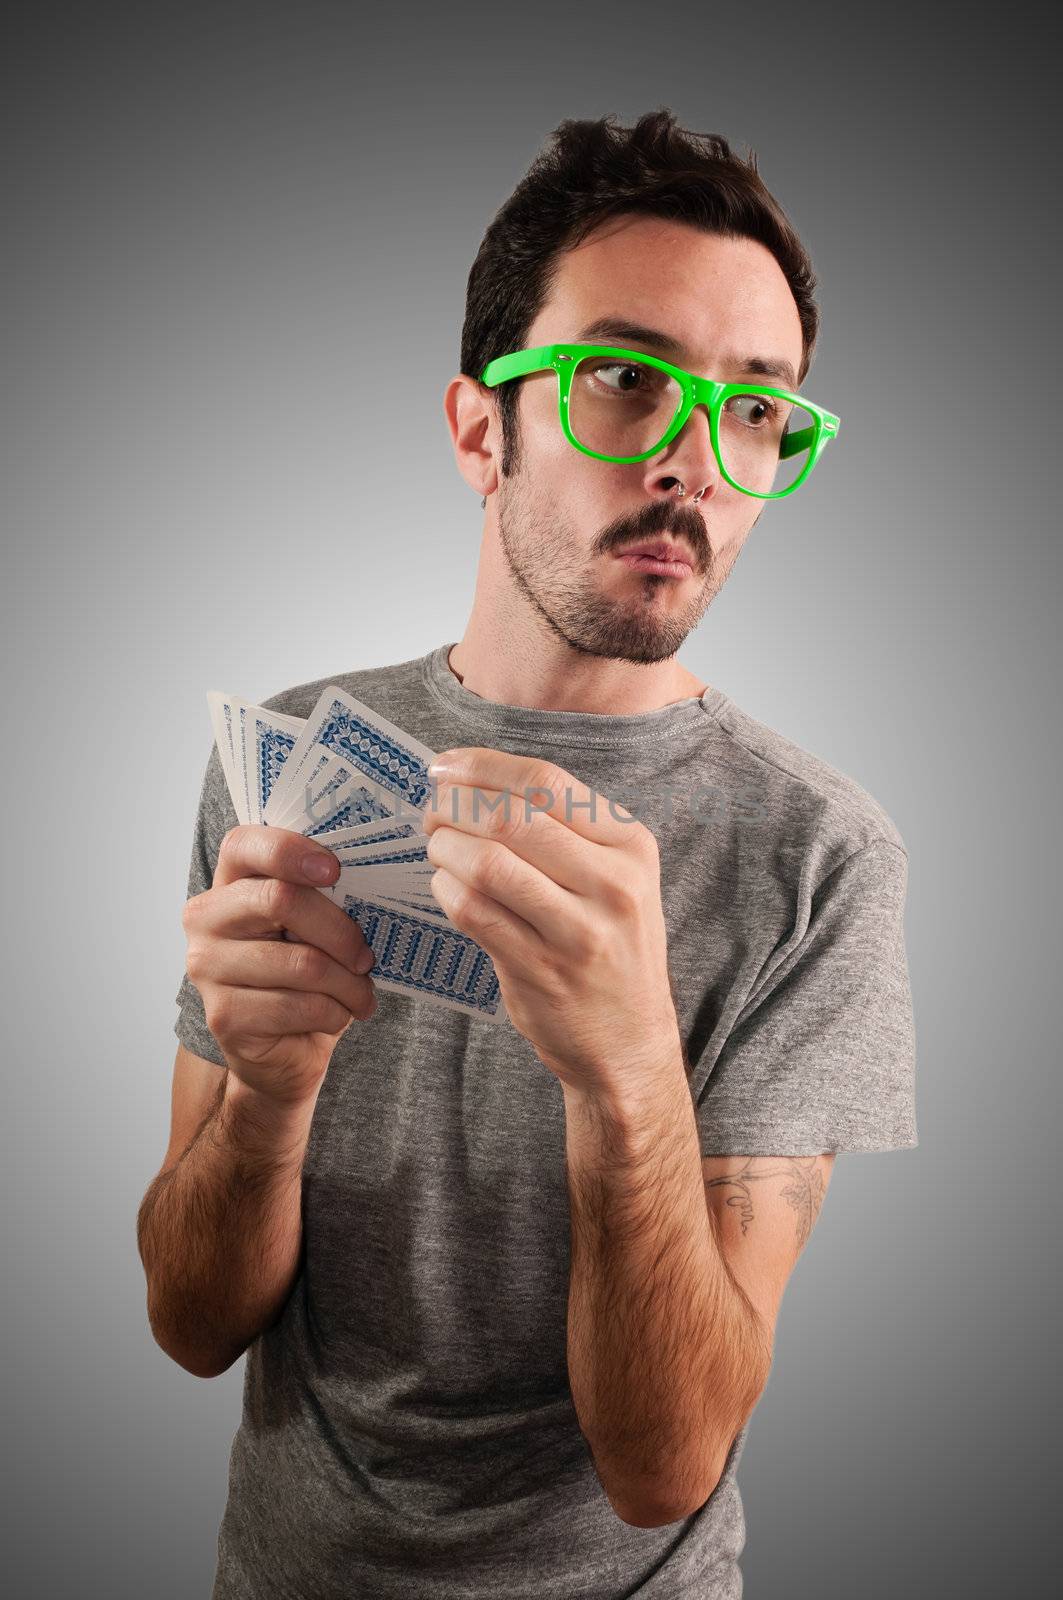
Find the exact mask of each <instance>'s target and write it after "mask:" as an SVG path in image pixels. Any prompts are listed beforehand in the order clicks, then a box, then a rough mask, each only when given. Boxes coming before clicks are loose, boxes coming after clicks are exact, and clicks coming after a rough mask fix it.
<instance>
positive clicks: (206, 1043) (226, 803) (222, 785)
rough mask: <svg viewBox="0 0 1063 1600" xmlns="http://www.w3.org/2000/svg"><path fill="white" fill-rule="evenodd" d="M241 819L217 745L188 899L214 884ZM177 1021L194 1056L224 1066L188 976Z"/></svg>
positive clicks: (203, 794) (200, 813) (199, 815)
mask: <svg viewBox="0 0 1063 1600" xmlns="http://www.w3.org/2000/svg"><path fill="white" fill-rule="evenodd" d="M239 821H240V819H239V817H238V816H237V815H236V811H235V810H234V808H233V803H232V798H231V796H230V794H229V787H228V784H227V783H226V781H225V774H224V772H223V770H222V765H221V761H220V759H219V756H218V747H217V745H216V744H214V745H212V746H211V750H210V756H209V758H208V760H207V766H206V771H205V773H204V776H203V784H202V788H201V790H200V795H199V808H198V810H197V812H196V823H195V829H194V831H193V834H192V859H191V861H190V862H189V867H188V893H187V895H186V896H185V898H186V899H189V900H190V899H191V898H192V896H193V895H196V894H203V893H204V892H205V891H206V890H207V889H209V888H211V886H212V885H213V883H214V869H215V867H216V866H217V864H218V852H219V851H220V849H221V842H222V839H223V838H224V837H225V835H226V834H227V833H228V831H229V829H230V828H235V827H236V825H237V824H238V822H239ZM177 1007H178V1014H177V1021H176V1022H175V1023H174V1033H176V1035H177V1037H178V1039H180V1041H181V1043H182V1044H183V1045H184V1046H185V1048H186V1049H187V1050H191V1051H192V1053H193V1055H197V1056H202V1057H203V1058H204V1060H206V1061H213V1062H214V1063H215V1064H216V1065H217V1066H219V1067H223V1066H224V1065H225V1057H224V1055H223V1054H222V1051H221V1048H220V1046H219V1044H218V1041H217V1039H215V1037H214V1035H213V1034H212V1033H211V1031H210V1029H209V1028H208V1027H207V1018H206V1013H205V1011H204V1009H203V998H202V996H201V995H200V992H199V990H198V989H196V988H195V987H194V986H193V984H192V981H191V979H190V978H189V976H188V974H187V972H186V973H185V975H184V977H183V978H182V979H181V987H180V988H179V989H178V991H177Z"/></svg>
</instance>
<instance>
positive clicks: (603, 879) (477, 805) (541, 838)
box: [425, 782, 625, 897]
mask: <svg viewBox="0 0 1063 1600" xmlns="http://www.w3.org/2000/svg"><path fill="white" fill-rule="evenodd" d="M537 798H538V801H539V802H540V803H541V802H542V801H543V800H544V798H545V796H544V795H543V794H542V793H541V792H540V794H539V795H538V797H537ZM437 801H438V803H437V807H436V812H435V821H434V822H433V823H432V824H431V825H430V826H429V827H426V829H425V832H426V833H427V834H428V837H429V839H430V840H431V839H433V838H436V837H438V835H439V833H440V831H441V830H443V829H446V828H457V829H459V830H460V831H461V832H463V833H468V834H471V835H473V836H474V837H476V838H480V839H491V840H496V841H497V842H499V843H500V844H504V845H505V846H506V848H507V849H508V850H512V851H514V852H515V853H516V854H517V855H519V856H520V857H521V858H522V860H524V861H527V862H528V863H529V865H530V866H533V867H537V868H538V869H539V871H540V872H542V873H543V874H545V876H546V877H548V878H549V879H551V881H552V882H554V883H556V884H558V885H559V886H560V887H561V888H562V889H568V890H570V891H571V893H573V894H578V895H588V896H594V897H597V896H598V895H599V894H600V893H601V890H602V887H603V885H604V884H606V883H609V882H612V881H613V879H614V878H615V876H616V873H617V872H618V871H622V870H624V869H625V864H624V863H623V862H622V861H621V860H620V859H619V857H618V853H617V852H616V850H615V849H614V848H613V847H611V846H609V845H607V844H604V843H603V842H601V841H599V840H597V839H590V838H587V837H586V836H584V835H583V834H579V833H576V832H575V831H574V830H573V829H572V828H566V827H565V826H564V824H563V823H562V822H559V821H558V820H557V818H556V817H555V816H553V815H551V814H550V813H548V812H544V811H542V810H540V809H539V808H538V806H537V805H536V803H535V801H534V799H533V800H531V801H529V800H526V799H525V798H524V797H523V796H522V795H517V794H514V793H513V792H512V790H508V789H506V790H499V789H488V788H485V787H484V786H483V785H482V784H479V783H477V784H473V785H471V786H470V785H468V784H451V783H449V782H448V783H446V784H442V783H441V784H440V785H439V789H438V795H437ZM428 859H429V861H433V860H435V859H436V857H435V855H434V854H433V851H432V849H431V846H430V847H429V851H428ZM440 859H441V858H440Z"/></svg>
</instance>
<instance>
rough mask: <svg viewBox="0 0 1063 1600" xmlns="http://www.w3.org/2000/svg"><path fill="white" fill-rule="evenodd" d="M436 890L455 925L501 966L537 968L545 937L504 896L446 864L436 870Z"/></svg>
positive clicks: (440, 901)
mask: <svg viewBox="0 0 1063 1600" xmlns="http://www.w3.org/2000/svg"><path fill="white" fill-rule="evenodd" d="M432 893H433V894H434V895H435V897H436V899H437V900H438V901H439V903H440V905H441V906H442V908H443V910H444V911H445V912H446V914H447V916H448V917H449V919H450V921H451V922H452V923H453V924H454V926H455V927H456V928H458V929H459V930H460V931H461V932H462V933H467V934H468V935H469V937H470V938H471V939H475V940H476V943H477V944H478V945H480V946H481V947H482V948H483V949H484V950H486V951H487V954H488V955H489V956H490V957H491V958H492V960H495V961H497V962H498V963H499V965H500V966H503V967H514V968H519V969H520V970H521V971H523V972H533V971H535V970H536V966H537V964H538V962H539V961H540V960H541V958H542V953H543V951H544V944H543V940H542V938H541V937H540V935H539V933H538V932H537V930H536V929H535V928H533V927H532V926H531V925H530V924H529V923H527V922H525V921H524V920H523V919H522V918H521V917H518V916H516V915H515V913H514V912H512V911H510V910H509V909H508V908H507V907H506V906H504V905H503V904H502V903H501V901H500V900H495V899H493V898H492V897H491V896H490V895H486V894H484V893H483V892H482V891H481V890H479V889H474V888H472V886H471V885H470V884H468V883H466V882H465V880H464V878H459V877H457V876H456V875H455V874H454V873H452V872H448V871H447V869H446V868H445V867H440V868H439V869H438V870H437V871H436V872H435V873H433V875H432Z"/></svg>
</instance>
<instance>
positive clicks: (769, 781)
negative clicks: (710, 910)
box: [710, 694, 908, 875]
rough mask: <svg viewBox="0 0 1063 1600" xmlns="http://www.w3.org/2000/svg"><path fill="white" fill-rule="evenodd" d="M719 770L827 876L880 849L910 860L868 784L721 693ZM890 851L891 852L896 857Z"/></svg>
mask: <svg viewBox="0 0 1063 1600" xmlns="http://www.w3.org/2000/svg"><path fill="white" fill-rule="evenodd" d="M712 730H713V733H712V738H711V741H710V742H711V745H712V764H713V767H714V768H717V769H718V768H719V767H721V766H722V767H723V770H724V771H725V772H726V774H727V777H728V780H729V782H730V783H732V784H735V785H740V786H741V787H742V791H743V795H744V796H745V797H746V798H747V801H749V802H755V806H756V814H757V817H758V819H759V820H760V821H761V822H762V823H767V824H768V825H769V826H770V825H771V824H775V825H776V828H777V832H778V834H779V837H780V842H781V843H785V844H787V845H789V846H792V847H793V848H795V849H797V850H798V851H799V852H800V853H801V854H802V855H803V856H806V857H807V853H808V851H809V850H810V849H812V848H813V841H814V843H815V852H816V854H818V855H819V856H820V857H821V861H820V866H821V869H822V870H821V873H820V874H819V875H822V873H824V872H829V871H832V870H833V869H834V868H835V867H837V866H839V865H841V863H842V862H843V861H845V860H846V859H847V858H848V857H849V856H851V855H853V854H855V853H856V851H858V850H863V849H864V848H865V847H866V846H868V845H872V844H882V845H889V846H892V847H893V849H894V850H895V851H898V852H899V853H900V854H901V855H902V856H903V857H905V858H906V859H907V855H908V850H907V846H906V844H905V842H904V839H903V837H902V835H901V831H900V829H899V827H898V826H897V824H896V822H895V821H894V820H893V818H892V817H891V816H890V814H889V812H888V811H887V810H886V808H885V807H884V806H883V805H882V804H881V802H880V801H879V800H877V799H876V798H875V796H874V795H872V794H871V793H870V792H869V791H868V790H867V789H866V788H865V787H864V785H863V784H861V783H860V782H859V781H858V780H857V779H856V778H855V777H853V776H852V775H851V774H849V773H847V772H845V771H843V770H842V769H841V768H839V767H836V766H833V765H832V764H831V763H830V762H829V761H826V760H825V759H824V758H823V757H822V756H819V755H816V754H815V753H814V752H812V751H811V750H807V749H805V748H804V747H803V746H801V745H799V744H798V743H796V742H795V741H794V740H793V739H789V738H787V737H786V735H785V734H782V733H780V732H778V730H777V729H775V728H772V727H769V726H768V725H767V724H766V723H764V722H760V721H758V720H757V718H756V717H753V716H751V715H750V714H749V713H748V712H747V711H743V710H742V708H741V707H740V706H738V705H737V704H736V703H735V702H734V701H733V700H731V699H730V698H729V697H728V696H726V695H723V694H720V695H719V696H718V699H717V701H716V705H715V710H714V712H713V715H712ZM888 853H889V852H887V854H888Z"/></svg>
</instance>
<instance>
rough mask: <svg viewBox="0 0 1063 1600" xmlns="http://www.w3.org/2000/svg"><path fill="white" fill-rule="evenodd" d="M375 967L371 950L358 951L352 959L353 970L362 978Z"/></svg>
mask: <svg viewBox="0 0 1063 1600" xmlns="http://www.w3.org/2000/svg"><path fill="white" fill-rule="evenodd" d="M375 966H376V956H375V955H374V954H373V952H372V950H360V951H359V952H358V954H357V955H356V956H355V958H354V970H355V972H360V973H361V974H362V975H363V976H364V975H365V974H366V973H367V972H369V971H370V969H371V968H373V967H375Z"/></svg>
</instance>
